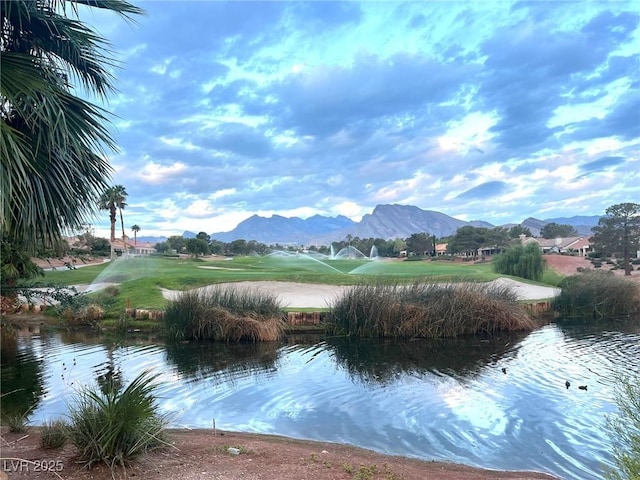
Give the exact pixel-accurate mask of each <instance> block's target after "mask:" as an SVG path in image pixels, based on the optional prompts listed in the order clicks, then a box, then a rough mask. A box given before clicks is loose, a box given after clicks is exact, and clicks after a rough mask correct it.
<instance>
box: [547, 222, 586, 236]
mask: <svg viewBox="0 0 640 480" xmlns="http://www.w3.org/2000/svg"><path fill="white" fill-rule="evenodd" d="M540 236H541V237H542V238H567V237H576V236H578V232H577V231H576V229H575V228H573V227H572V226H571V225H567V224H565V223H555V222H551V223H547V224H546V225H545V226H544V227H542V228H541V229H540Z"/></svg>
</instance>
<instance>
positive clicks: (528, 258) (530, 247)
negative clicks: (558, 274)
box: [493, 243, 545, 281]
mask: <svg viewBox="0 0 640 480" xmlns="http://www.w3.org/2000/svg"><path fill="white" fill-rule="evenodd" d="M493 269H494V271H495V272H496V273H501V274H504V275H513V276H515V277H521V278H527V279H529V280H536V281H539V280H541V279H542V274H543V273H544V269H545V261H544V258H542V252H540V247H538V244H536V243H529V244H527V245H522V244H518V245H513V246H511V247H509V248H507V250H506V251H505V252H504V253H501V254H500V255H496V256H495V258H494V259H493Z"/></svg>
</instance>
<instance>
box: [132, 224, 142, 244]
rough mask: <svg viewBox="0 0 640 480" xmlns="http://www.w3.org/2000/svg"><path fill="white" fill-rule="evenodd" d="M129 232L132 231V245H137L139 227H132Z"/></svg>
mask: <svg viewBox="0 0 640 480" xmlns="http://www.w3.org/2000/svg"><path fill="white" fill-rule="evenodd" d="M131 230H133V243H134V245H138V232H139V231H140V227H139V226H138V225H134V226H133V227H131Z"/></svg>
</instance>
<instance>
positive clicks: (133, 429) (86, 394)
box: [69, 371, 167, 469]
mask: <svg viewBox="0 0 640 480" xmlns="http://www.w3.org/2000/svg"><path fill="white" fill-rule="evenodd" d="M156 378H157V375H151V374H150V373H149V372H148V371H144V372H142V373H141V374H140V375H138V376H137V377H136V378H135V379H134V380H133V381H132V382H131V383H130V384H129V386H127V387H126V388H124V387H123V386H122V385H121V384H120V383H119V382H116V381H107V382H103V384H102V385H101V386H100V388H99V389H92V388H85V389H84V390H82V391H81V392H80V393H79V394H78V397H77V398H76V402H75V405H73V406H72V407H71V408H70V419H71V422H70V423H71V424H70V427H69V439H70V441H71V443H73V445H74V446H75V447H76V448H77V449H78V451H79V456H80V459H81V461H82V462H84V463H85V466H87V467H91V466H92V465H94V464H96V463H101V462H103V463H105V464H107V465H108V466H109V468H111V469H113V468H114V467H116V466H122V468H124V467H125V463H126V462H127V461H129V460H131V459H133V458H135V457H136V456H138V455H140V454H141V453H143V452H145V451H147V450H150V449H153V448H157V447H161V446H165V445H167V442H166V441H165V439H164V429H165V426H166V424H167V418H166V417H165V416H161V415H160V414H159V413H158V409H157V406H156V403H155V396H154V391H155V390H156V388H157V384H156V383H155V380H156Z"/></svg>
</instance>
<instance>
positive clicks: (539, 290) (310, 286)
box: [162, 278, 560, 308]
mask: <svg viewBox="0 0 640 480" xmlns="http://www.w3.org/2000/svg"><path fill="white" fill-rule="evenodd" d="M492 283H495V284H497V285H500V286H502V285H507V286H509V287H511V288H513V289H514V290H515V292H516V293H517V295H518V298H519V299H520V300H541V299H546V298H552V297H554V296H556V295H557V294H558V293H559V292H560V290H559V289H557V288H552V287H542V286H538V285H530V284H527V283H521V282H518V281H516V280H511V279H509V278H499V279H497V280H494V281H493V282H492ZM218 285H220V286H227V285H233V286H234V287H239V288H247V289H251V290H260V291H263V292H267V293H272V294H275V295H277V296H278V298H279V299H280V300H281V301H282V306H283V307H285V308H327V307H329V305H330V303H332V301H333V300H334V299H335V298H337V297H339V296H342V294H343V293H345V292H346V291H348V290H349V289H350V288H352V286H345V285H324V284H317V283H294V282H273V281H257V282H237V283H220V284H218ZM207 288H210V287H202V289H207ZM179 293H180V292H179V291H177V290H167V289H162V296H163V297H164V298H166V299H168V300H173V299H175V298H176V297H177V295H178V294H179Z"/></svg>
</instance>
